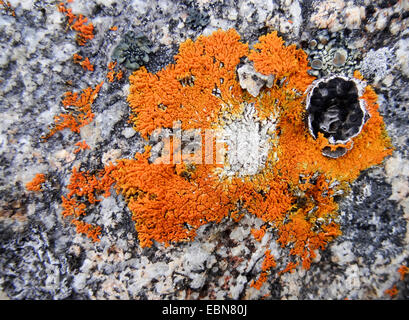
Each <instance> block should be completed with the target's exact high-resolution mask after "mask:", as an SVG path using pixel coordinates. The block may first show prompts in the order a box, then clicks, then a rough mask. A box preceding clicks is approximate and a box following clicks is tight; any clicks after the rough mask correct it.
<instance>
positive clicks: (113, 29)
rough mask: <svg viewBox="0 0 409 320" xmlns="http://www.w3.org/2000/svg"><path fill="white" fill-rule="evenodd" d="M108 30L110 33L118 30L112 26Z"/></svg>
mask: <svg viewBox="0 0 409 320" xmlns="http://www.w3.org/2000/svg"><path fill="white" fill-rule="evenodd" d="M109 30H111V31H117V30H118V26H112V27H111V28H109Z"/></svg>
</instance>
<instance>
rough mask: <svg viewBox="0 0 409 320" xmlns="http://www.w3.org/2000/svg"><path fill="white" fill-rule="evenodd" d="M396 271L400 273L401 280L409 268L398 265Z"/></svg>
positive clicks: (408, 271)
mask: <svg viewBox="0 0 409 320" xmlns="http://www.w3.org/2000/svg"><path fill="white" fill-rule="evenodd" d="M398 272H399V274H400V280H401V281H403V280H404V279H405V275H407V274H408V273H409V268H408V267H407V266H404V265H402V266H400V267H399V269H398Z"/></svg>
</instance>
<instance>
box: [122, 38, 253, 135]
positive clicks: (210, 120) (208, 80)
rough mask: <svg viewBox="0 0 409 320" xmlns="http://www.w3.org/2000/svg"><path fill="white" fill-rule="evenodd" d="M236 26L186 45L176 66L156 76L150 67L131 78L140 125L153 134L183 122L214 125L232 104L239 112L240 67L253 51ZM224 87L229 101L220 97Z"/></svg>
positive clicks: (143, 131)
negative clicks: (175, 123) (217, 94)
mask: <svg viewBox="0 0 409 320" xmlns="http://www.w3.org/2000/svg"><path fill="white" fill-rule="evenodd" d="M239 38H240V36H239V35H238V34H237V33H236V31H234V30H229V31H226V32H225V31H221V30H219V31H216V32H215V33H213V34H212V35H211V36H209V37H204V36H200V37H199V38H198V39H197V40H196V41H192V40H190V39H189V40H187V41H186V42H184V43H182V44H181V45H180V48H179V53H178V54H177V55H176V56H175V61H176V64H173V65H169V66H167V67H166V68H165V69H163V70H161V71H159V72H157V73H156V74H151V73H149V72H148V71H147V70H146V69H145V68H144V67H142V68H140V69H139V70H137V71H135V72H134V73H133V74H132V75H131V76H130V77H129V80H130V83H131V88H130V90H131V92H130V94H129V96H128V102H129V104H130V107H131V110H132V113H133V114H132V116H131V120H132V121H133V122H134V125H135V129H136V130H138V131H140V132H141V134H142V136H143V137H147V136H148V135H150V134H151V133H152V132H153V131H154V130H155V129H157V128H171V127H172V125H173V122H174V121H175V120H180V121H181V123H182V130H187V129H197V128H201V129H205V128H211V125H212V124H214V123H215V122H217V118H218V114H219V112H220V111H221V110H222V108H223V104H222V102H223V101H224V103H225V107H227V106H228V105H229V107H230V108H232V109H233V110H238V107H239V101H240V96H241V94H242V90H241V88H240V85H239V83H238V82H237V81H236V72H235V66H236V65H237V64H238V63H239V62H240V58H241V57H242V56H245V55H246V54H247V53H248V46H247V45H246V44H244V43H241V42H240V41H239ZM214 90H218V91H219V92H220V94H221V96H222V97H223V101H222V100H221V99H220V98H218V97H217V96H216V95H214Z"/></svg>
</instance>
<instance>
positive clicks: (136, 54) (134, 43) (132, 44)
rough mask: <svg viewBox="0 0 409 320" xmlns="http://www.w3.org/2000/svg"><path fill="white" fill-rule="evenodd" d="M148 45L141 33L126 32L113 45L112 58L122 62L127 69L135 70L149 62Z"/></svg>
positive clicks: (149, 50)
mask: <svg viewBox="0 0 409 320" xmlns="http://www.w3.org/2000/svg"><path fill="white" fill-rule="evenodd" d="M149 45H150V43H149V40H148V39H147V38H146V37H145V36H144V35H143V34H135V32H133V31H130V32H127V33H126V34H125V36H124V37H123V39H122V40H121V41H120V42H119V44H118V45H117V46H116V47H115V49H114V52H113V53H112V59H113V60H116V61H118V63H120V64H123V65H124V66H125V68H127V69H130V70H137V69H139V68H140V67H141V66H143V65H145V64H146V63H148V62H149V54H150V53H151V49H150V47H149Z"/></svg>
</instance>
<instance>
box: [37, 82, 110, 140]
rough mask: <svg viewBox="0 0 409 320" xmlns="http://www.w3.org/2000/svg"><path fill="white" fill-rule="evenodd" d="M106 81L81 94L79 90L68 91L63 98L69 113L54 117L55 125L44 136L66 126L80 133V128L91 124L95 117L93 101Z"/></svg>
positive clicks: (50, 134) (49, 135)
mask: <svg viewBox="0 0 409 320" xmlns="http://www.w3.org/2000/svg"><path fill="white" fill-rule="evenodd" d="M103 83H104V82H101V83H100V84H98V85H97V86H96V87H95V89H92V88H91V87H88V88H86V89H84V90H83V92H82V93H81V95H78V93H77V92H75V93H73V92H66V93H65V94H64V99H63V100H62V104H63V106H64V107H65V108H66V109H68V110H69V113H62V114H59V115H57V116H55V117H54V127H53V128H52V129H51V130H50V132H49V133H47V134H46V135H45V136H43V137H42V138H43V139H48V138H50V137H51V136H53V135H54V134H55V133H57V132H58V131H61V130H64V129H66V128H69V129H71V131H73V132H76V133H79V132H80V129H81V128H82V127H83V126H85V125H87V124H89V123H90V122H91V121H92V120H93V119H94V113H93V112H92V110H91V106H92V103H93V102H94V100H95V98H96V97H97V95H98V92H99V90H100V89H101V87H102V85H103Z"/></svg>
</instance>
